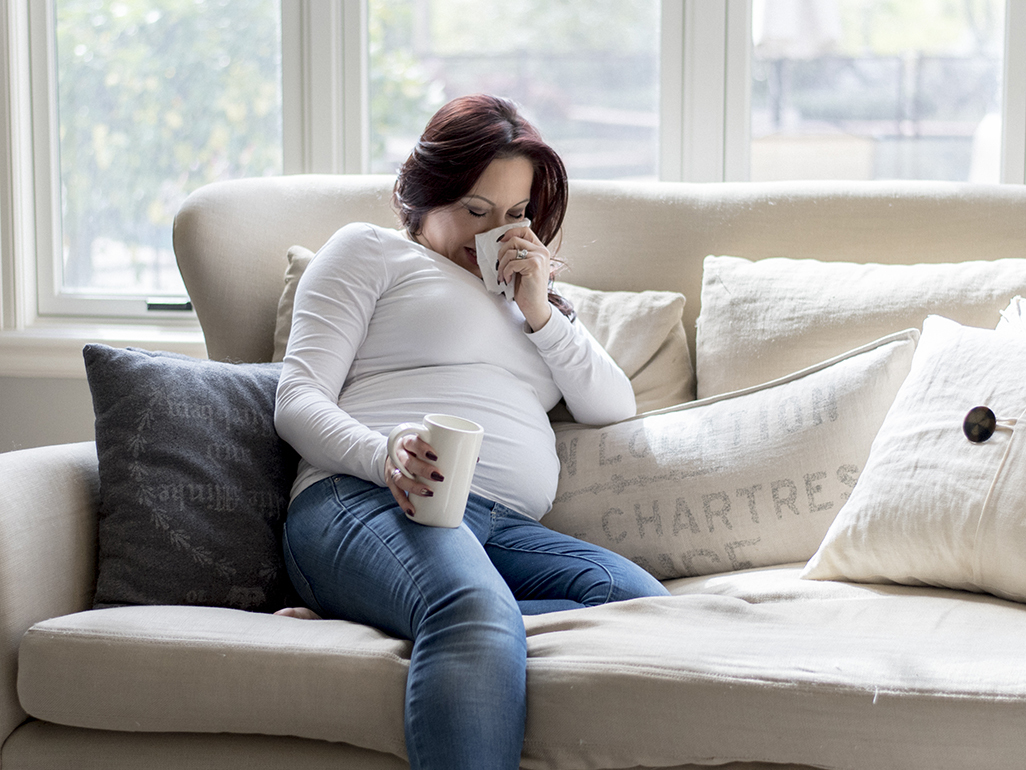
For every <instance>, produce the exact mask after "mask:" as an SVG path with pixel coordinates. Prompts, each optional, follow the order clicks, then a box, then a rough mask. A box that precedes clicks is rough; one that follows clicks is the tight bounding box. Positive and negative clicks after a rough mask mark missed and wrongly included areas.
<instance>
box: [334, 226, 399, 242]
mask: <svg viewBox="0 0 1026 770" xmlns="http://www.w3.org/2000/svg"><path fill="white" fill-rule="evenodd" d="M402 240H405V237H404V236H403V234H402V233H400V232H399V231H398V230H395V229H390V228H387V227H381V226H380V225H375V224H371V223H370V222H349V223H348V224H346V225H343V226H342V227H340V228H339V229H338V230H336V231H335V234H334V235H332V236H331V238H330V239H329V240H328V243H327V244H325V248H327V246H329V245H331V244H333V243H335V242H342V243H346V244H356V243H366V244H391V243H395V242H396V241H402Z"/></svg>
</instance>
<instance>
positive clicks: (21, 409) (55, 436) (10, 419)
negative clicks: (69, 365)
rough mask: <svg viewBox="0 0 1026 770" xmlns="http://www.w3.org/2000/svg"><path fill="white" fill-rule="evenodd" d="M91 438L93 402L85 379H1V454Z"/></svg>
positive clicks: (89, 439)
mask: <svg viewBox="0 0 1026 770" xmlns="http://www.w3.org/2000/svg"><path fill="white" fill-rule="evenodd" d="M92 439H93V402H92V398H91V397H90V395H89V384H88V383H87V382H86V380H85V378H84V377H83V378H81V379H70V378H66V379H39V378H34V377H0V452H9V451H11V450H12V449H28V448H30V447H36V446H45V445H47V444H66V443H70V442H73V441H91V440H92Z"/></svg>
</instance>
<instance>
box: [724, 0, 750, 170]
mask: <svg viewBox="0 0 1026 770" xmlns="http://www.w3.org/2000/svg"><path fill="white" fill-rule="evenodd" d="M726 34H727V40H726V68H725V76H724V107H723V109H724V116H723V181H725V182H747V181H748V180H749V178H750V176H751V146H752V0H727V28H726Z"/></svg>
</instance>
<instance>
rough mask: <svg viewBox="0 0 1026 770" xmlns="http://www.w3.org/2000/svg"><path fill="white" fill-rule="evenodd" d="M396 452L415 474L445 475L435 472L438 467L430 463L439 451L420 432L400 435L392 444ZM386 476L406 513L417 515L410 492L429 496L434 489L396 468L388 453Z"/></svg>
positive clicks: (394, 495) (440, 479) (396, 498)
mask: <svg viewBox="0 0 1026 770" xmlns="http://www.w3.org/2000/svg"><path fill="white" fill-rule="evenodd" d="M395 449H396V454H397V455H399V459H401V460H402V462H403V465H405V466H406V470H408V471H409V472H410V473H412V474H413V475H414V476H418V477H419V478H424V479H433V480H434V481H444V480H445V478H444V477H443V476H442V474H441V473H439V472H438V468H436V467H435V466H434V465H431V463H432V462H435V461H437V460H438V455H436V454H435V450H434V449H432V448H431V445H430V444H428V443H427V442H426V441H424V440H423V439H421V438H420V437H419V436H403V438H401V439H399V441H397V442H396V445H395ZM385 479H386V483H387V485H388V489H389V490H390V491H391V492H392V497H394V498H395V501H396V503H398V505H399V507H400V508H402V509H403V513H405V514H406V515H407V516H412V517H414V518H416V509H415V508H414V506H413V502H412V501H411V496H419V497H431V496H432V495H433V494H434V492H433V491H432V489H431V487H429V486H428V485H427V484H424V483H422V482H421V481H419V480H418V479H411V478H409V477H407V476H405V475H404V474H403V472H402V471H401V470H399V469H398V468H397V467H396V466H395V463H393V462H392V458H391V457H386V458H385Z"/></svg>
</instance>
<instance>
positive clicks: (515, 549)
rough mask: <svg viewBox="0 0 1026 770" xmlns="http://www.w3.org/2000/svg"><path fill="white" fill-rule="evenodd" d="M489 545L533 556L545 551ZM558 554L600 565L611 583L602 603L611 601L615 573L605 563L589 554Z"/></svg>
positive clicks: (595, 565) (509, 551) (566, 557)
mask: <svg viewBox="0 0 1026 770" xmlns="http://www.w3.org/2000/svg"><path fill="white" fill-rule="evenodd" d="M488 547H489V548H495V549H497V550H500V551H506V552H507V553H526V554H529V555H531V556H537V555H538V554H539V553H544V552H540V551H532V550H529V549H527V548H512V547H510V546H507V545H497V544H496V543H492V542H489V543H488ZM558 555H559V556H561V557H563V558H564V559H578V560H580V561H583V562H586V563H588V564H590V565H592V566H593V567H598V568H599V569H600V570H602V571H603V572H604V573H605V574H606V579H607V583H608V585H609V590H608V591H607V592H606V598H605V599H603V600H602V604H609V603H610V601H611V597H612V595H613V588H614V586H615V582H616V581H615V578H613V574H612V573H611V572H610V571H609V570H608V569H607V568H606V566H605V565H604V564H600V563H599V562H597V561H595V560H594V559H589V558H588V557H587V556H577V555H575V554H565V553H561V554H558ZM596 606H598V605H596Z"/></svg>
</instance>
